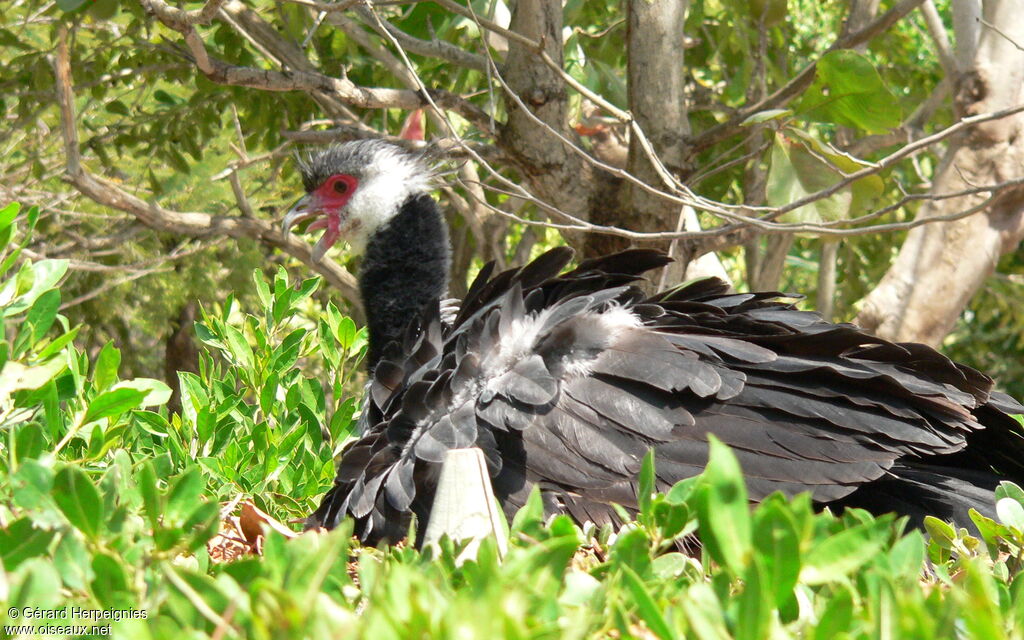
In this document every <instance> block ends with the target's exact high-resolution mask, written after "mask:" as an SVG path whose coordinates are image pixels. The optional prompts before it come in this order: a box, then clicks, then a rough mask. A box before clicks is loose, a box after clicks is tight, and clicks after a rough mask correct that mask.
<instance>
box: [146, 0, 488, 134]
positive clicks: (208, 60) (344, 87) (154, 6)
mask: <svg viewBox="0 0 1024 640" xmlns="http://www.w3.org/2000/svg"><path fill="white" fill-rule="evenodd" d="M212 1H213V0H211V2H212ZM221 1H223V0H221ZM139 2H140V3H141V4H142V5H143V7H145V8H146V10H147V11H149V12H151V13H152V14H153V15H155V16H156V17H157V18H158V19H159V20H160V21H161V22H162V23H163V24H164V25H165V26H167V27H168V28H171V29H174V30H175V31H179V32H180V33H182V34H183V35H184V36H185V44H186V45H187V46H188V49H189V51H190V52H191V54H192V56H193V59H194V60H195V63H196V67H197V68H198V69H199V70H200V71H201V72H202V73H203V75H205V76H206V77H207V78H208V79H209V80H211V81H213V82H216V83H218V84H225V85H232V86H239V87H251V88H255V89H262V90H264V91H305V92H323V93H326V94H329V95H334V96H336V97H338V98H339V99H341V100H342V101H344V102H345V103H347V104H350V105H353V106H356V107H361V108H364V109H382V108H395V109H406V110H410V111H411V110H413V109H418V108H419V107H422V106H423V105H424V104H425V98H426V96H425V95H422V94H420V93H417V92H416V91H410V90H402V89H386V88H376V87H361V86H358V85H356V84H355V83H353V82H352V81H351V80H349V79H348V78H332V77H330V76H327V75H324V74H321V73H317V72H313V71H302V70H289V71H271V70H267V69H256V68H252V67H243V66H238V65H232V64H228V63H226V62H224V61H222V60H219V59H217V58H215V57H212V56H210V55H209V53H208V52H207V50H206V45H205V44H204V43H203V40H202V38H200V37H199V34H198V32H197V31H196V30H195V27H194V26H193V25H192V24H191V23H189V22H187V21H185V22H183V21H182V20H181V19H180V18H179V17H178V16H179V14H180V13H182V12H181V11H180V10H178V9H174V8H173V7H170V6H169V5H167V3H165V2H164V1H163V0H139ZM217 6H218V9H219V8H220V2H218V4H217ZM424 92H425V93H429V95H430V98H431V100H430V101H431V102H433V103H436V104H437V105H440V107H443V108H445V109H450V110H452V111H455V112H457V113H459V115H461V116H463V117H464V118H466V119H467V120H469V121H471V122H473V124H474V125H476V126H478V127H480V128H481V129H482V130H484V131H488V130H489V124H488V123H489V118H488V116H487V115H486V114H485V113H484V112H483V111H482V110H481V109H480V108H479V107H476V106H475V105H473V104H471V103H470V102H468V101H466V100H465V99H464V98H462V97H460V96H457V95H455V94H452V93H450V92H448V91H444V90H440V89H432V90H424Z"/></svg>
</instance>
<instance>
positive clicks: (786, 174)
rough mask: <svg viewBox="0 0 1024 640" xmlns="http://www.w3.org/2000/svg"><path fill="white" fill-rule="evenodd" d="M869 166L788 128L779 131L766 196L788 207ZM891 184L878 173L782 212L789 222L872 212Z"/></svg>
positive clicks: (781, 218)
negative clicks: (824, 196) (884, 180)
mask: <svg viewBox="0 0 1024 640" xmlns="http://www.w3.org/2000/svg"><path fill="white" fill-rule="evenodd" d="M865 166H866V164H865V163H863V162H861V161H859V160H857V159H856V158H854V157H853V156H850V155H849V154H845V153H842V152H840V151H838V150H837V149H835V148H833V147H832V146H830V145H827V144H825V143H823V142H821V141H820V140H817V139H816V138H814V137H813V136H811V135H809V134H807V133H805V132H803V131H800V130H797V129H794V128H787V129H786V130H785V131H784V132H779V133H777V134H775V138H774V141H773V144H772V151H771V167H770V169H769V171H768V180H767V185H766V196H767V198H768V203H769V204H771V205H773V206H784V205H788V204H790V203H791V202H795V201H797V200H801V199H803V198H804V197H806V196H809V195H811V194H813V193H817V192H819V191H822V190H824V189H828V188H830V187H831V186H832V185H834V184H836V183H837V182H839V181H840V180H842V179H843V178H844V175H846V174H850V173H854V172H856V171H858V170H860V169H862V168H864V167H865ZM884 189H885V183H884V182H883V181H882V179H881V178H880V177H879V176H877V175H870V176H866V177H864V178H861V179H860V180H857V181H855V182H853V183H852V184H850V185H847V186H845V187H843V188H842V189H840V190H839V191H837V192H836V193H834V194H832V195H830V196H829V197H827V198H822V199H819V200H816V201H814V202H811V203H809V204H806V205H804V206H802V207H798V208H797V209H794V210H792V211H789V212H787V213H785V214H783V215H782V216H780V218H779V219H780V221H782V222H788V223H796V222H806V223H815V224H819V223H822V222H831V221H835V220H845V219H849V218H851V217H855V216H858V215H862V214H864V213H867V212H868V210H870V208H871V207H872V206H873V205H874V203H875V202H876V201H877V199H878V198H879V197H880V196H881V195H882V193H883V192H884Z"/></svg>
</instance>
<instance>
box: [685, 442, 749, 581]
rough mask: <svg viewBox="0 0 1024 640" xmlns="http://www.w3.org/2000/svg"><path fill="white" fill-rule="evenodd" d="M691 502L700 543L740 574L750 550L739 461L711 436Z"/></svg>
mask: <svg viewBox="0 0 1024 640" xmlns="http://www.w3.org/2000/svg"><path fill="white" fill-rule="evenodd" d="M708 444H709V447H710V454H709V456H708V464H707V468H705V470H704V473H703V474H702V475H701V477H702V480H701V486H700V488H699V489H698V492H697V495H696V499H695V503H696V507H697V517H698V521H699V526H700V537H701V542H702V543H704V545H705V546H706V547H707V550H708V552H709V553H710V554H711V557H712V558H714V560H715V561H716V562H718V563H719V564H722V565H724V566H727V567H729V568H730V569H732V570H733V571H735V572H736V573H739V574H742V573H743V569H744V567H745V566H746V564H747V560H748V558H749V557H750V551H751V532H750V505H749V503H748V501H747V487H746V485H745V484H744V482H743V474H742V472H741V471H740V465H739V462H738V461H737V460H736V456H735V455H734V454H733V452H732V451H731V450H730V449H729V448H728V447H727V446H726V445H725V444H723V443H722V441H721V440H719V439H718V438H716V437H715V436H714V435H710V434H709V436H708Z"/></svg>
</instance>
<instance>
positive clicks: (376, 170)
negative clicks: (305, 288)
mask: <svg viewBox="0 0 1024 640" xmlns="http://www.w3.org/2000/svg"><path fill="white" fill-rule="evenodd" d="M299 171H300V172H301V174H302V182H303V185H304V186H305V188H306V195H305V196H303V197H302V198H301V199H299V201H298V202H296V203H295V205H294V206H293V207H292V208H291V210H290V211H288V213H287V214H286V215H285V217H284V222H283V227H284V232H285V233H288V231H289V230H290V229H291V228H292V227H294V226H296V225H299V224H302V223H306V222H308V223H309V224H308V226H306V228H305V231H307V232H308V231H315V230H318V229H324V230H325V231H324V234H323V236H321V237H320V239H319V240H318V241H317V243H316V245H315V246H314V247H313V259H314V260H316V261H319V260H320V259H321V258H323V256H324V254H325V253H327V250H328V249H330V248H331V247H332V246H334V244H335V243H336V242H337V241H338V240H339V239H340V238H342V237H344V238H345V239H346V240H347V241H348V243H349V245H350V246H351V247H352V248H353V250H355V251H362V249H363V247H365V245H366V241H367V239H368V238H369V237H370V236H371V235H373V233H374V232H375V231H377V230H378V229H380V228H381V227H382V226H384V225H386V224H387V223H388V222H389V221H390V220H391V218H393V217H394V216H395V215H396V214H397V213H398V212H399V210H400V209H401V207H402V205H403V204H404V203H405V202H406V200H408V199H409V198H411V197H415V196H418V195H421V194H423V193H426V192H428V191H429V190H430V188H431V182H432V177H433V173H432V172H431V170H430V167H429V166H428V164H427V163H426V162H425V161H424V159H423V157H422V156H421V155H419V154H417V153H414V152H409V151H406V150H405V149H403V148H401V147H399V146H397V145H393V144H391V143H389V142H384V141H382V140H357V141H354V142H346V143H344V144H340V145H337V146H333V147H330V148H328V149H325V150H322V151H318V152H315V153H312V154H310V156H309V158H308V160H307V161H305V162H301V161H300V162H299Z"/></svg>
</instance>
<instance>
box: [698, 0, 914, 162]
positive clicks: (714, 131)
mask: <svg viewBox="0 0 1024 640" xmlns="http://www.w3.org/2000/svg"><path fill="white" fill-rule="evenodd" d="M922 2H924V0H901V1H900V2H899V3H897V4H896V6H894V7H893V8H892V9H889V10H888V11H886V12H885V13H883V14H882V15H880V16H878V17H877V18H875V19H874V20H872V21H871V24H869V25H867V26H866V27H864V28H863V29H860V30H858V31H855V32H853V33H850V34H847V35H844V36H840V37H839V38H837V39H836V41H835V42H833V43H832V45H831V46H830V47H829V48H828V51H835V50H837V49H850V48H852V47H855V46H857V45H858V44H861V43H863V42H867V41H868V40H871V39H872V38H874V37H875V36H877V35H878V34H880V33H882V32H883V31H885V30H886V29H888V28H889V27H891V26H892V25H893V24H895V23H896V21H897V20H899V19H901V18H903V17H904V16H905V15H907V14H908V13H910V12H911V11H913V10H914V9H915V8H917V6H918V5H920V4H921V3H922ZM817 68H818V65H817V63H811V64H809V65H807V66H806V67H804V68H803V70H802V71H800V73H798V74H797V75H796V76H795V77H794V78H793V79H792V80H790V81H789V82H787V83H786V84H785V86H783V87H782V88H780V89H779V90H777V91H776V92H775V93H773V94H771V95H770V96H768V97H766V98H764V99H763V100H761V101H759V102H757V103H755V104H752V105H750V106H749V107H744V108H742V109H740V110H739V111H738V112H737V113H736V115H734V116H733V117H732V118H730V119H729V120H728V121H726V122H723V123H722V124H719V125H716V126H714V127H711V128H710V129H708V130H707V131H705V132H704V133H702V134H700V135H699V136H697V137H696V138H694V140H693V141H692V146H693V149H692V151H691V152H692V153H693V154H694V155H696V154H697V153H700V152H701V151H703V150H705V149H707V148H708V147H711V146H714V145H716V144H718V143H719V142H721V141H723V140H725V139H726V138H729V137H731V136H733V135H735V134H736V132H737V131H738V130H739V128H740V123H742V122H743V121H744V120H746V119H747V118H749V117H750V116H752V115H754V114H755V113H758V112H760V111H765V110H767V109H775V108H778V107H780V106H782V105H784V104H786V103H787V102H789V101H790V100H792V99H793V98H795V97H796V96H798V95H800V93H801V92H802V91H803V90H804V89H806V88H807V87H808V86H810V84H811V82H813V81H814V74H815V73H816V72H817Z"/></svg>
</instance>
